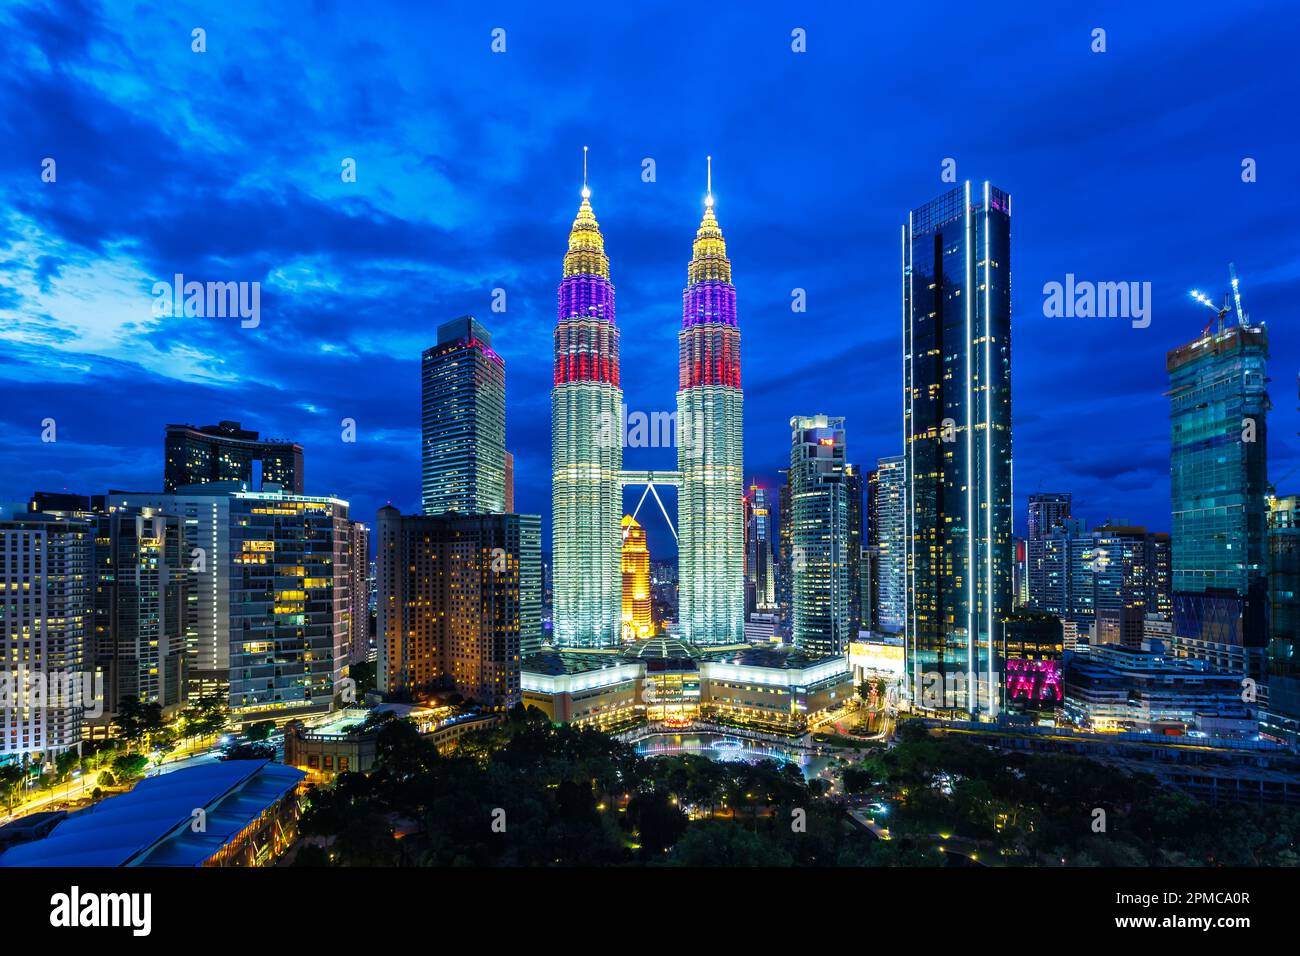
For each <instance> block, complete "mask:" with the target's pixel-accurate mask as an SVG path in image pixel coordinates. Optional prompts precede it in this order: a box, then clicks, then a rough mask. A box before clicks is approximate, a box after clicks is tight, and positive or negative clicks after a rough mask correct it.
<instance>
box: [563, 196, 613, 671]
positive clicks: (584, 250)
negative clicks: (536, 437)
mask: <svg viewBox="0 0 1300 956" xmlns="http://www.w3.org/2000/svg"><path fill="white" fill-rule="evenodd" d="M590 197H591V192H590V190H589V189H588V188H587V187H586V186H585V185H584V186H583V189H582V203H581V205H579V207H578V214H577V216H576V217H575V219H574V220H573V226H572V228H571V229H570V230H569V248H568V251H567V252H566V253H565V256H564V278H563V279H562V280H561V281H560V288H559V305H558V310H557V315H556V325H555V368H554V380H553V381H554V386H553V387H552V389H551V558H552V561H553V565H552V601H553V607H552V622H553V623H552V629H553V634H554V639H555V642H556V643H557V644H560V645H563V646H566V647H613V646H615V645H616V644H617V643H618V640H619V632H620V629H621V628H620V620H619V618H620V616H621V615H620V607H621V603H622V601H621V596H620V587H619V579H620V573H619V568H620V566H621V550H622V541H621V534H620V531H619V522H620V521H621V520H622V517H623V489H622V484H621V482H620V478H619V472H620V471H621V470H622V468H623V438H622V414H621V409H622V403H623V391H622V389H621V388H620V387H619V365H618V339H619V332H618V327H617V325H615V322H614V318H615V316H614V286H613V284H612V283H611V282H610V274H609V257H608V256H607V255H606V254H605V240H604V237H603V236H602V235H601V232H600V225H599V224H598V223H597V222H596V215H595V213H594V212H593V211H592V208H591V202H590Z"/></svg>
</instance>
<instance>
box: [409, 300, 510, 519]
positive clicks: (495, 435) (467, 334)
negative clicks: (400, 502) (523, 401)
mask: <svg viewBox="0 0 1300 956" xmlns="http://www.w3.org/2000/svg"><path fill="white" fill-rule="evenodd" d="M420 407H421V415H422V418H421V428H420V498H421V501H422V503H423V509H424V513H425V514H427V515H434V514H443V513H444V512H447V511H458V512H461V513H463V514H469V513H476V512H499V511H504V510H505V507H506V491H505V488H506V486H505V482H506V363H505V361H504V360H503V359H502V358H501V356H499V355H497V353H496V352H494V351H492V333H490V332H489V331H488V330H487V329H486V328H485V327H484V326H483V325H482V323H480V322H479V321H478V320H477V319H475V318H474V317H473V316H471V315H462V316H461V317H460V318H458V319H453V320H452V321H450V322H444V323H443V324H442V325H440V326H438V344H437V345H435V346H433V347H432V348H428V349H425V350H424V353H423V354H422V356H421V359H420Z"/></svg>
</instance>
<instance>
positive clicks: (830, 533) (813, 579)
mask: <svg viewBox="0 0 1300 956" xmlns="http://www.w3.org/2000/svg"><path fill="white" fill-rule="evenodd" d="M844 451H845V449H844V419H843V418H828V417H827V416H825V415H802V416H795V417H794V418H791V419H790V501H791V509H792V514H791V532H790V536H791V541H792V542H793V549H792V555H791V578H792V581H793V586H792V589H791V590H792V594H793V601H792V603H793V609H794V625H793V634H794V643H795V646H796V647H799V648H800V649H802V650H804V651H806V652H808V653H811V654H817V655H829V654H840V653H842V652H843V651H844V650H845V648H846V646H847V642H848V641H849V640H850V639H851V638H854V637H856V636H857V634H856V633H852V632H851V623H852V622H851V620H850V608H851V604H852V595H851V594H850V591H851V590H852V581H851V579H850V575H849V560H848V559H849V511H850V508H849V490H850V489H849V486H848V482H847V481H846V475H845V467H846V465H845V461H844Z"/></svg>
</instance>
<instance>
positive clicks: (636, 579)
mask: <svg viewBox="0 0 1300 956" xmlns="http://www.w3.org/2000/svg"><path fill="white" fill-rule="evenodd" d="M654 631H655V622H654V610H653V607H652V605H651V601H650V549H649V547H647V546H646V540H645V528H643V527H641V525H640V524H638V523H637V520H636V519H635V518H633V517H632V516H631V515H626V516H625V517H624V518H623V640H625V641H634V640H641V639H642V638H646V637H652V636H653V635H654Z"/></svg>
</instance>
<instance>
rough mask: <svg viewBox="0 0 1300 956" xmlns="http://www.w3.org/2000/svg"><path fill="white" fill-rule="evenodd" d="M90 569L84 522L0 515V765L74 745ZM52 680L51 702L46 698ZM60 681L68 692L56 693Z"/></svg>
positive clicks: (90, 538)
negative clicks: (1, 688)
mask: <svg viewBox="0 0 1300 956" xmlns="http://www.w3.org/2000/svg"><path fill="white" fill-rule="evenodd" d="M5 519H12V520H5ZM93 569H94V530H93V527H92V525H91V524H89V523H87V522H86V521H83V520H79V519H64V518H58V517H55V516H52V515H44V514H38V515H25V516H19V515H15V516H11V515H9V514H7V513H5V514H0V594H3V595H4V598H3V600H0V681H3V683H4V684H5V686H6V688H7V689H8V690H9V693H8V694H6V695H5V697H6V698H8V699H5V700H0V763H8V762H9V760H11V759H14V760H18V761H22V762H24V763H26V762H28V761H31V760H32V759H33V758H35V757H36V756H37V755H40V756H42V757H43V758H44V760H45V761H47V762H52V760H53V758H54V757H56V756H57V755H58V754H60V753H62V752H63V751H65V750H70V749H73V748H76V747H79V746H80V744H81V721H82V715H83V711H84V710H85V709H86V708H87V707H91V708H93V707H94V703H93V698H92V700H91V701H87V700H86V699H85V697H86V695H85V694H84V690H85V689H88V690H90V691H91V692H92V694H93V692H94V685H93V681H92V682H91V683H90V685H89V687H87V684H86V681H85V680H84V678H83V675H87V674H89V670H88V668H89V662H88V661H87V660H86V656H87V654H88V646H87V645H88V642H89V640H90V628H91V615H92V609H93V603H92V592H91V579H92V575H93ZM52 681H53V683H54V687H55V689H56V690H57V691H59V692H58V693H57V694H56V698H57V699H52V698H51V696H50V695H49V694H48V693H47V690H48V689H49V688H50V684H51V682H52ZM61 682H63V683H61ZM65 684H67V685H70V686H71V688H72V690H73V691H75V693H66V692H63V691H62V690H61V688H63V687H64V686H65ZM29 688H36V690H35V691H34V692H33V695H32V696H31V697H30V698H28V697H27V691H28V689H29ZM36 693H39V694H40V695H41V700H42V702H43V703H42V705H40V706H36V705H35V701H36V697H35V694H36ZM15 697H17V699H16V700H15V699H14V698H15Z"/></svg>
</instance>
